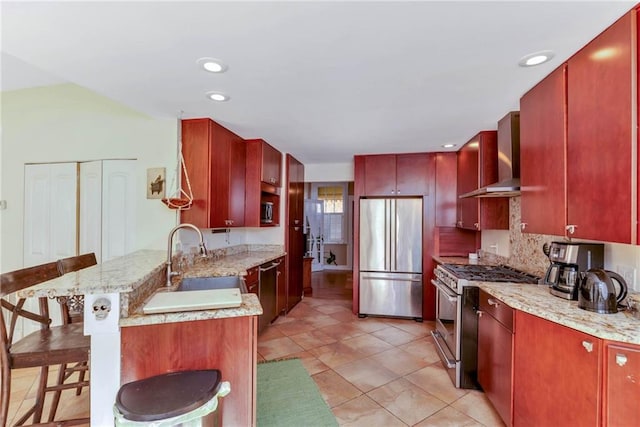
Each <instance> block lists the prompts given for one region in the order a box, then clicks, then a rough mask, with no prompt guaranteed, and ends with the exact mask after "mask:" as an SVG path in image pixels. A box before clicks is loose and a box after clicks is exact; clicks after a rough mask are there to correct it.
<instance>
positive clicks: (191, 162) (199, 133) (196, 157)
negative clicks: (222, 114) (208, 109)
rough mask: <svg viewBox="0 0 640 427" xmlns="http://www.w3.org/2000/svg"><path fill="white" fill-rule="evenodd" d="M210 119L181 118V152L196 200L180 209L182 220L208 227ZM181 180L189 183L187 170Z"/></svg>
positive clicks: (200, 226)
mask: <svg viewBox="0 0 640 427" xmlns="http://www.w3.org/2000/svg"><path fill="white" fill-rule="evenodd" d="M210 145H211V144H210V139H209V119H193V120H183V121H182V156H183V157H184V163H185V166H186V168H187V171H188V173H189V181H190V182H191V190H192V191H193V204H192V205H191V208H190V209H187V210H183V211H180V222H182V223H191V224H193V225H195V226H196V227H199V228H208V227H210V225H209V211H210V203H209V202H210V200H209V199H210V197H211V190H210V187H211V185H212V183H211V162H210V161H209V150H210ZM182 182H183V183H186V180H185V176H184V174H183V175H182Z"/></svg>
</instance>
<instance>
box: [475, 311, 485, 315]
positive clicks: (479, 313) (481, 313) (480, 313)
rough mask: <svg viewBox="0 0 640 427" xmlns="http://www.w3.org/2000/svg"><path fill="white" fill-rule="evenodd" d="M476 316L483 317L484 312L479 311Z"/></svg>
mask: <svg viewBox="0 0 640 427" xmlns="http://www.w3.org/2000/svg"><path fill="white" fill-rule="evenodd" d="M476 314H477V315H478V317H482V315H483V314H484V311H481V310H478V311H476Z"/></svg>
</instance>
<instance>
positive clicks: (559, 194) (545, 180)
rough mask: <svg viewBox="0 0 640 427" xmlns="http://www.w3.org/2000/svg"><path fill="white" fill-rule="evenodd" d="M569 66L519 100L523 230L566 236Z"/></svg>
mask: <svg viewBox="0 0 640 427" xmlns="http://www.w3.org/2000/svg"><path fill="white" fill-rule="evenodd" d="M566 78H567V66H566V64H563V65H562V66H561V67H559V68H557V69H556V70H555V71H553V72H552V73H551V74H549V75H548V76H547V77H546V78H544V79H543V80H542V81H541V82H540V83H538V84H537V85H536V86H535V87H534V88H533V89H531V90H530V91H529V92H527V93H526V94H525V95H524V96H523V97H522V98H521V99H520V159H521V165H520V176H521V203H522V205H521V206H522V208H521V209H522V221H521V222H522V224H523V226H522V230H523V231H524V232H526V233H536V234H551V235H555V236H563V235H564V233H565V229H564V227H565V225H566V210H567V203H566V198H565V188H566V187H565V180H564V175H565V170H566V165H567V163H566V154H565V148H566V133H565V129H566V123H567V101H566V97H567V92H566V89H567V81H566Z"/></svg>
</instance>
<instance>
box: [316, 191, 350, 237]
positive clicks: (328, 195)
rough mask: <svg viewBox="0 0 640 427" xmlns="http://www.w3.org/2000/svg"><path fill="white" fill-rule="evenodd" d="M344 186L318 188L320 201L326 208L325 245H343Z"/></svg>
mask: <svg viewBox="0 0 640 427" xmlns="http://www.w3.org/2000/svg"><path fill="white" fill-rule="evenodd" d="M344 193H345V191H344V186H342V185H333V186H326V187H318V200H322V203H323V207H324V241H325V243H343V242H344V241H345V238H344V237H345V236H344Z"/></svg>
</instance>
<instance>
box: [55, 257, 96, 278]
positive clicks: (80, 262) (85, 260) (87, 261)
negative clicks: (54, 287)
mask: <svg viewBox="0 0 640 427" xmlns="http://www.w3.org/2000/svg"><path fill="white" fill-rule="evenodd" d="M97 263H98V262H97V261H96V254H94V253H93V252H91V253H88V254H83V255H78V256H72V257H69V258H63V259H61V260H58V270H60V274H66V273H70V272H72V271H78V270H82V269H83V268H87V267H91V266H92V265H96V264H97Z"/></svg>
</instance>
